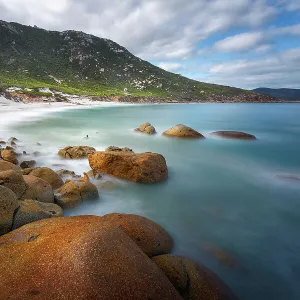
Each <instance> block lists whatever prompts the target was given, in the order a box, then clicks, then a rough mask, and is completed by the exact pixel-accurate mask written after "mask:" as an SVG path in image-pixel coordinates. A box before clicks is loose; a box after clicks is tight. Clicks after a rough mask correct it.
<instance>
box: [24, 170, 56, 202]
mask: <svg viewBox="0 0 300 300" xmlns="http://www.w3.org/2000/svg"><path fill="white" fill-rule="evenodd" d="M23 177H24V180H25V182H26V184H27V186H28V187H27V189H26V192H25V193H24V195H23V196H22V199H32V200H37V201H39V202H44V203H54V193H53V189H52V186H51V185H50V184H49V183H48V182H47V181H45V180H43V179H41V178H39V177H35V176H31V175H24V176H23Z"/></svg>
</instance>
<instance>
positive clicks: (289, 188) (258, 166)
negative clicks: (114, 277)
mask: <svg viewBox="0 0 300 300" xmlns="http://www.w3.org/2000/svg"><path fill="white" fill-rule="evenodd" d="M146 121H148V122H151V123H152V124H153V125H154V126H155V127H156V129H157V131H158V134H157V135H156V136H148V135H142V134H138V133H135V132H133V129H134V128H135V127H138V126H139V125H140V124H142V123H144V122H146ZM179 123H183V124H186V125H188V126H191V127H193V128H194V129H196V130H198V131H200V132H201V133H202V134H204V135H205V136H206V137H207V139H206V140H196V141H195V140H179V139H170V138H166V137H162V136H161V133H162V132H163V131H164V130H166V129H168V128H169V127H172V126H174V125H176V124H179ZM215 130H241V131H246V132H249V133H252V134H254V135H256V136H257V138H258V140H257V141H234V140H225V139H220V138H215V137H212V136H210V134H209V133H210V132H212V131H215ZM5 134H7V135H14V136H16V137H18V138H19V139H21V140H22V142H23V143H24V149H25V150H27V151H28V152H29V153H30V151H31V149H35V150H38V151H41V152H42V156H41V157H39V158H37V160H38V163H39V165H46V166H49V167H52V168H53V169H60V167H53V166H52V165H53V164H63V165H65V166H64V167H63V168H68V169H71V170H74V171H76V172H77V173H82V172H84V171H87V170H89V167H88V162H87V161H86V160H84V161H68V162H65V161H62V160H60V159H59V158H58V157H57V154H56V153H57V151H58V149H59V148H60V147H65V146H68V145H85V144H86V145H90V146H93V147H95V148H97V149H98V150H102V149H105V148H106V147H107V146H110V145H114V146H127V147H130V148H132V149H133V150H134V151H135V152H144V151H151V152H157V153H161V154H163V155H164V156H165V158H166V160H167V164H168V167H169V179H168V181H166V182H163V183H159V184H154V185H139V184H134V183H129V182H124V181H118V180H116V184H117V187H116V188H115V189H112V190H107V191H103V192H101V198H100V200H99V201H96V202H92V203H85V204H84V205H82V206H80V207H79V208H77V209H75V210H72V211H67V212H66V214H67V215H79V214H96V215H103V214H106V213H110V212H123V213H136V214H140V215H143V216H146V217H148V218H150V219H152V220H154V221H156V222H158V223H160V224H161V225H162V226H163V227H164V228H166V229H167V230H168V231H169V232H170V234H171V235H172V236H173V237H174V240H175V253H178V254H182V255H188V256H190V257H192V258H194V259H196V260H198V261H199V262H202V263H204V264H205V265H206V266H208V267H209V268H211V269H212V270H214V271H215V272H216V273H217V274H219V276H220V277H221V278H222V279H223V280H224V281H226V282H227V283H228V285H229V286H230V287H231V288H232V289H233V290H234V291H235V293H236V294H237V295H238V296H239V297H240V298H241V299H245V300H254V299H255V300H267V299H272V300H285V299H287V300H294V299H295V300H298V299H300V289H299V280H300V235H299V233H300V181H299V180H296V179H284V178H283V177H284V176H298V177H300V104H199V105H198V104H197V105H149V106H142V105H137V106H129V105H128V106H112V107H93V108H88V109H87V108H84V109H70V110H66V111H60V112H55V113H52V114H47V115H44V116H43V117H42V118H39V117H37V116H35V117H28V118H24V121H22V122H21V123H17V124H14V126H13V127H10V128H9V129H6V131H5ZM87 134H88V135H89V137H90V138H89V140H87V141H86V140H83V137H84V136H86V135H87ZM36 142H40V143H41V144H42V146H41V147H38V146H35V143H36ZM37 148H38V149H37ZM114 180H115V179H114Z"/></svg>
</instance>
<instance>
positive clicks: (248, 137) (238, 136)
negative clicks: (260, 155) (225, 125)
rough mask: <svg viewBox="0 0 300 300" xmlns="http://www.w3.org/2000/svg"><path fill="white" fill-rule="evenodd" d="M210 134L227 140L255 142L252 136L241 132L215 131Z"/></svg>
mask: <svg viewBox="0 0 300 300" xmlns="http://www.w3.org/2000/svg"><path fill="white" fill-rule="evenodd" d="M211 134H212V135H215V136H219V137H223V138H227V139H237V140H256V137H255V136H254V135H252V134H249V133H246V132H241V131H216V132H212V133H211Z"/></svg>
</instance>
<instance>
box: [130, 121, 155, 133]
mask: <svg viewBox="0 0 300 300" xmlns="http://www.w3.org/2000/svg"><path fill="white" fill-rule="evenodd" d="M135 131H138V132H142V133H146V134H155V133H156V130H155V128H154V127H153V126H152V125H151V124H150V123H148V122H147V123H144V124H142V125H141V126H140V127H138V128H136V129H135Z"/></svg>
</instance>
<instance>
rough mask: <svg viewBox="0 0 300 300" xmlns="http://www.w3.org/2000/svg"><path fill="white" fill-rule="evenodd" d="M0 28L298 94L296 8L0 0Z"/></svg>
mask: <svg viewBox="0 0 300 300" xmlns="http://www.w3.org/2000/svg"><path fill="white" fill-rule="evenodd" d="M0 20H4V21H12V22H18V23H22V24H25V25H32V26H33V25H36V26H38V27H41V28H45V29H47V30H59V31H63V30H69V29H73V30H80V31H83V32H86V33H89V34H93V35H96V36H99V37H103V38H109V39H111V40H113V41H115V42H117V43H119V44H120V45H122V46H124V47H126V48H127V49H128V50H129V51H130V52H132V53H133V54H134V55H137V56H139V57H140V58H142V59H145V60H147V61H149V62H151V63H153V64H154V65H157V66H159V67H161V68H163V69H165V70H168V71H171V72H175V73H178V74H182V75H184V76H187V77H190V78H193V79H196V80H200V81H204V82H210V83H216V84H223V85H229V86H236V87H240V88H245V89H252V88H256V87H271V88H280V87H286V88H300V0H84V1H82V0H51V1H49V0H0ZM0 42H1V41H0Z"/></svg>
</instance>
